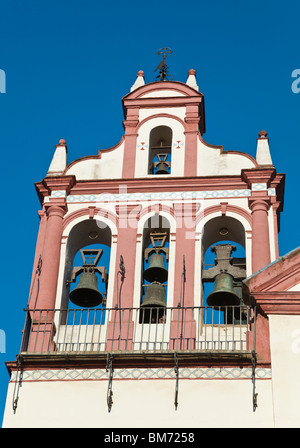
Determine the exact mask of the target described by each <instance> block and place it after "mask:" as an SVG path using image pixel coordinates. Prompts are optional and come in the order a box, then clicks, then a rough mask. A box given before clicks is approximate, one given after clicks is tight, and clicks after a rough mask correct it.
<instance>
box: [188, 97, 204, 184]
mask: <svg viewBox="0 0 300 448" xmlns="http://www.w3.org/2000/svg"><path fill="white" fill-rule="evenodd" d="M199 121H200V117H199V111H198V104H187V106H186V118H185V123H186V130H185V160H184V175H185V176H186V177H190V176H197V141H198V132H199Z"/></svg>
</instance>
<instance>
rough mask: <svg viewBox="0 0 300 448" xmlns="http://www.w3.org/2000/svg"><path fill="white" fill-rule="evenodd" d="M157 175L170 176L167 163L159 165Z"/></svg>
mask: <svg viewBox="0 0 300 448" xmlns="http://www.w3.org/2000/svg"><path fill="white" fill-rule="evenodd" d="M155 174H170V173H169V171H168V169H167V164H166V163H165V162H160V163H159V164H158V165H157V168H156V171H155Z"/></svg>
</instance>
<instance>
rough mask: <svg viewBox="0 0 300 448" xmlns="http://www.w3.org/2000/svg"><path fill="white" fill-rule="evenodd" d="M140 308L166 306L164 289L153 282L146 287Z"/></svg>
mask: <svg viewBox="0 0 300 448" xmlns="http://www.w3.org/2000/svg"><path fill="white" fill-rule="evenodd" d="M141 306H142V307H163V308H165V307H166V306H167V302H166V295H165V288H164V287H163V285H161V284H160V283H158V282H153V283H151V285H149V286H147V287H146V293H145V298H144V301H143V303H142V305H141Z"/></svg>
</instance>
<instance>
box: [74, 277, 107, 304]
mask: <svg viewBox="0 0 300 448" xmlns="http://www.w3.org/2000/svg"><path fill="white" fill-rule="evenodd" d="M102 299H103V297H102V294H101V292H100V291H99V290H98V287H97V276H96V274H95V272H94V271H93V270H91V271H84V272H83V273H82V274H81V276H80V279H79V282H78V286H77V287H76V288H74V289H73V291H71V293H70V300H71V302H73V303H74V305H77V306H80V307H83V308H86V307H94V306H98V305H100V303H101V302H102Z"/></svg>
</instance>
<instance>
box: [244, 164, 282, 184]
mask: <svg viewBox="0 0 300 448" xmlns="http://www.w3.org/2000/svg"><path fill="white" fill-rule="evenodd" d="M275 176H276V170H275V168H273V167H270V168H252V169H248V170H242V180H243V181H244V182H246V184H247V186H248V188H250V189H251V188H252V185H253V184H258V183H263V184H266V185H267V187H268V188H269V186H270V183H271V182H272V180H273V179H274V178H275Z"/></svg>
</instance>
